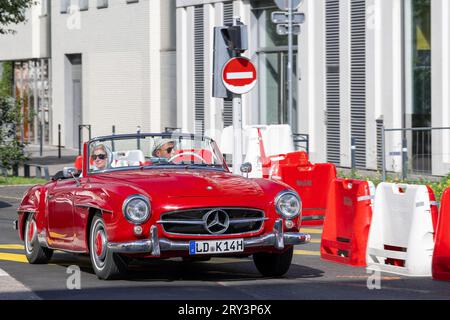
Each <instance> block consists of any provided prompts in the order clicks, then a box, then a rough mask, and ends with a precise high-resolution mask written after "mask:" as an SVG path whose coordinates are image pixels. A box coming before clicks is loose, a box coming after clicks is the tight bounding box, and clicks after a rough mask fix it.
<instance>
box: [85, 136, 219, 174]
mask: <svg viewBox="0 0 450 320" xmlns="http://www.w3.org/2000/svg"><path fill="white" fill-rule="evenodd" d="M88 158H89V161H88V171H89V172H108V171H116V170H126V169H133V168H148V169H152V168H173V167H185V168H198V167H203V168H217V169H221V170H225V169H226V168H225V166H224V160H223V156H222V154H221V153H220V151H219V149H218V147H217V145H216V143H215V142H214V141H213V140H211V139H209V138H206V137H202V136H197V135H189V134H180V133H178V134H176V133H172V134H158V135H155V134H140V135H138V134H135V135H117V136H109V137H102V138H97V139H94V140H92V141H90V142H89V144H88Z"/></svg>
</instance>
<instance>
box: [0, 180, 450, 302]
mask: <svg viewBox="0 0 450 320" xmlns="http://www.w3.org/2000/svg"><path fill="white" fill-rule="evenodd" d="M26 189H27V187H6V188H5V187H0V269H1V270H2V271H1V272H0V300H2V299H30V300H35V299H64V300H66V299H133V300H135V299H153V300H160V299H164V300H166V299H167V300H172V299H177V300H183V299H189V300H197V299H199V300H200V299H202V300H203V299H207V300H211V299H218V300H221V299H233V300H303V299H329V300H330V299H351V300H355V299H450V282H442V281H434V280H432V279H431V278H407V277H402V276H397V275H392V274H387V273H382V274H381V278H380V281H379V282H378V283H377V282H376V281H375V280H374V279H375V278H374V274H373V273H368V272H367V271H366V269H365V268H353V267H349V266H345V265H340V264H335V263H330V262H326V261H324V260H322V259H321V258H320V239H321V229H320V228H304V229H302V231H303V232H307V233H310V234H311V236H312V241H311V243H309V244H307V245H304V246H297V247H296V248H295V256H294V261H293V264H292V266H291V268H290V270H289V272H288V273H287V275H286V276H285V277H283V278H281V279H274V278H263V277H261V276H260V274H259V273H258V271H257V270H256V268H255V266H254V265H253V261H252V259H251V258H247V259H232V258H215V259H212V260H211V261H208V262H191V263H188V262H182V261H181V259H171V260H155V261H150V262H133V263H132V264H131V265H130V270H129V273H128V274H127V275H125V276H124V278H123V279H122V280H116V281H101V280H98V279H97V277H96V276H95V274H94V272H93V270H92V268H91V266H90V261H89V258H88V257H87V256H82V255H72V254H68V253H63V252H55V254H54V257H53V259H52V260H51V262H50V264H48V265H30V264H28V263H27V260H26V257H25V255H24V248H23V244H22V243H21V242H20V240H19V238H18V235H17V233H16V231H15V230H13V228H12V226H13V224H12V222H13V220H14V219H16V212H15V210H16V208H17V206H18V204H19V202H20V200H21V198H22V196H23V193H24V192H25V191H26ZM70 266H78V267H79V268H80V271H81V273H80V275H81V277H80V283H79V284H80V289H73V290H70V289H69V288H72V287H74V286H73V282H72V279H73V278H71V276H72V275H73V273H72V272H71V271H70V270H72V269H68V268H69V267H70ZM2 281H3V282H2ZM2 283H3V284H4V285H1V284H2ZM6 283H7V284H6ZM377 284H379V288H378V289H377V287H378V286H377Z"/></svg>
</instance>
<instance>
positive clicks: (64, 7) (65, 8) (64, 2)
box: [60, 0, 70, 13]
mask: <svg viewBox="0 0 450 320" xmlns="http://www.w3.org/2000/svg"><path fill="white" fill-rule="evenodd" d="M60 3H61V9H60V12H61V13H68V12H69V7H70V0H61V2H60Z"/></svg>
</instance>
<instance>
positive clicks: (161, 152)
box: [152, 139, 175, 160]
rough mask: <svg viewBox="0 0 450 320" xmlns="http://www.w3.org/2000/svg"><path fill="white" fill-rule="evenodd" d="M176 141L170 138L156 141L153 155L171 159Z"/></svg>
mask: <svg viewBox="0 0 450 320" xmlns="http://www.w3.org/2000/svg"><path fill="white" fill-rule="evenodd" d="M174 149H175V141H173V140H170V139H160V140H158V141H156V142H155V146H154V149H153V153H152V155H153V156H154V157H157V158H166V159H167V160H169V159H170V158H171V157H173V156H174V154H175V150H174Z"/></svg>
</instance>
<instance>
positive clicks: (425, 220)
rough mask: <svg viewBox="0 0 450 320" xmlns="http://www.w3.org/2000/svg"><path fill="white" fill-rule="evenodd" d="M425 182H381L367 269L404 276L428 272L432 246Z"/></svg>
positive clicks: (429, 201)
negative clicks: (409, 183)
mask: <svg viewBox="0 0 450 320" xmlns="http://www.w3.org/2000/svg"><path fill="white" fill-rule="evenodd" d="M432 199H434V194H433V192H432V190H431V189H430V188H428V187H427V186H418V185H399V184H392V183H381V184H379V185H378V187H377V190H376V194H375V205H374V212H373V216H372V223H371V227H370V232H369V240H368V244H367V257H366V260H367V269H369V270H376V271H384V272H390V273H395V274H400V275H405V276H431V260H432V255H433V249H434V229H433V221H432V220H433V219H432V207H433V206H435V205H436V203H433V201H432Z"/></svg>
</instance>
